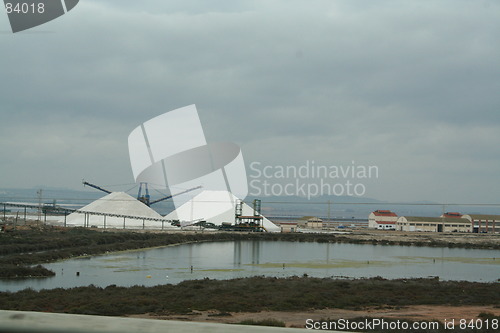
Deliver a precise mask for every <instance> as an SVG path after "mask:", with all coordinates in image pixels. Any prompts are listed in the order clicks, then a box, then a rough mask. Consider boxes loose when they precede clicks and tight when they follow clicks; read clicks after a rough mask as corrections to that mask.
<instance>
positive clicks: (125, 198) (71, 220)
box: [60, 192, 174, 229]
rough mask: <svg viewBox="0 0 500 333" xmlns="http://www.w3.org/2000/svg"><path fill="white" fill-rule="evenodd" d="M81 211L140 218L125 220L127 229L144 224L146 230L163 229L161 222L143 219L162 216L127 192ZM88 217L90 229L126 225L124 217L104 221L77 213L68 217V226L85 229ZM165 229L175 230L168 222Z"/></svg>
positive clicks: (90, 205) (113, 195)
mask: <svg viewBox="0 0 500 333" xmlns="http://www.w3.org/2000/svg"><path fill="white" fill-rule="evenodd" d="M79 210H80V211H85V212H95V213H103V214H118V215H127V216H134V217H139V218H125V228H126V229H142V228H143V223H144V227H145V228H146V229H161V227H162V223H161V221H148V220H145V221H144V220H143V219H142V217H145V218H156V219H161V218H162V217H161V215H160V214H158V213H157V212H155V211H154V210H153V209H151V208H150V207H148V206H146V205H145V204H143V203H142V202H140V201H139V200H137V199H135V198H133V197H132V196H130V195H128V194H127V193H125V192H113V193H110V194H108V195H106V196H104V197H102V198H100V199H98V200H96V201H94V202H92V203H90V204H88V205H87V206H85V207H83V208H81V209H79ZM86 215H87V218H88V223H87V226H89V227H91V226H97V227H98V228H103V227H104V226H106V228H120V229H122V228H123V225H124V221H123V217H114V216H106V219H104V216H102V215H90V214H82V213H76V212H74V213H71V214H70V215H68V216H67V217H66V225H67V226H75V227H83V226H85V216H86ZM60 222H64V218H62V219H61V220H60ZM164 227H165V228H174V227H172V226H171V225H170V223H168V222H165V223H164Z"/></svg>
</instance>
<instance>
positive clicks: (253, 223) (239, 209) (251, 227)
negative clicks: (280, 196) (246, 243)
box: [220, 199, 266, 232]
mask: <svg viewBox="0 0 500 333" xmlns="http://www.w3.org/2000/svg"><path fill="white" fill-rule="evenodd" d="M260 210H261V201H260V200H259V199H255V200H254V201H253V215H248V216H245V215H243V201H242V200H238V201H237V202H236V207H235V214H234V225H233V224H231V223H229V222H223V223H222V225H221V227H220V229H221V230H225V231H250V232H263V231H266V229H265V228H264V224H263V220H264V217H263V216H262V215H261V214H260Z"/></svg>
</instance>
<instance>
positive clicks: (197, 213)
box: [165, 190, 281, 232]
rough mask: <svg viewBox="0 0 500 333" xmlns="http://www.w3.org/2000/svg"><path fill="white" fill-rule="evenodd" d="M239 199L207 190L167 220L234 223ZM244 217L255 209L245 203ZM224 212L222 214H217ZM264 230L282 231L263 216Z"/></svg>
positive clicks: (225, 193)
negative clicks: (235, 208)
mask: <svg viewBox="0 0 500 333" xmlns="http://www.w3.org/2000/svg"><path fill="white" fill-rule="evenodd" d="M237 200H238V198H236V197H235V196H234V195H233V194H232V193H230V192H228V191H209V190H205V191H203V192H201V193H200V194H198V195H196V196H195V197H194V198H192V199H191V200H189V201H188V202H186V203H185V204H183V205H182V206H180V207H179V208H177V209H176V210H174V211H173V212H171V213H170V214H168V215H167V216H165V219H166V220H177V219H179V220H181V222H188V223H189V222H196V221H199V220H204V221H207V222H211V223H213V224H215V225H222V223H223V222H230V223H234V205H235V203H236V201H237ZM242 208H243V215H253V208H252V207H250V206H249V205H247V204H246V203H243V207H242ZM217 212H222V213H217ZM262 223H263V226H264V228H266V230H267V231H269V232H279V231H280V230H281V229H280V228H279V227H278V226H277V225H276V224H274V223H273V222H271V221H270V220H269V219H267V218H266V217H265V216H263V220H262Z"/></svg>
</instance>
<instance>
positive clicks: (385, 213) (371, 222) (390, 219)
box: [368, 209, 398, 230]
mask: <svg viewBox="0 0 500 333" xmlns="http://www.w3.org/2000/svg"><path fill="white" fill-rule="evenodd" d="M397 220H398V215H397V214H396V213H394V212H391V211H390V210H381V209H379V210H376V211H374V212H371V213H370V215H368V228H371V229H380V230H396V221H397Z"/></svg>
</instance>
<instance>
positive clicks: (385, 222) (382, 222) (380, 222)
mask: <svg viewBox="0 0 500 333" xmlns="http://www.w3.org/2000/svg"><path fill="white" fill-rule="evenodd" d="M375 222H376V223H377V224H396V222H395V221H394V222H392V221H375Z"/></svg>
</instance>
